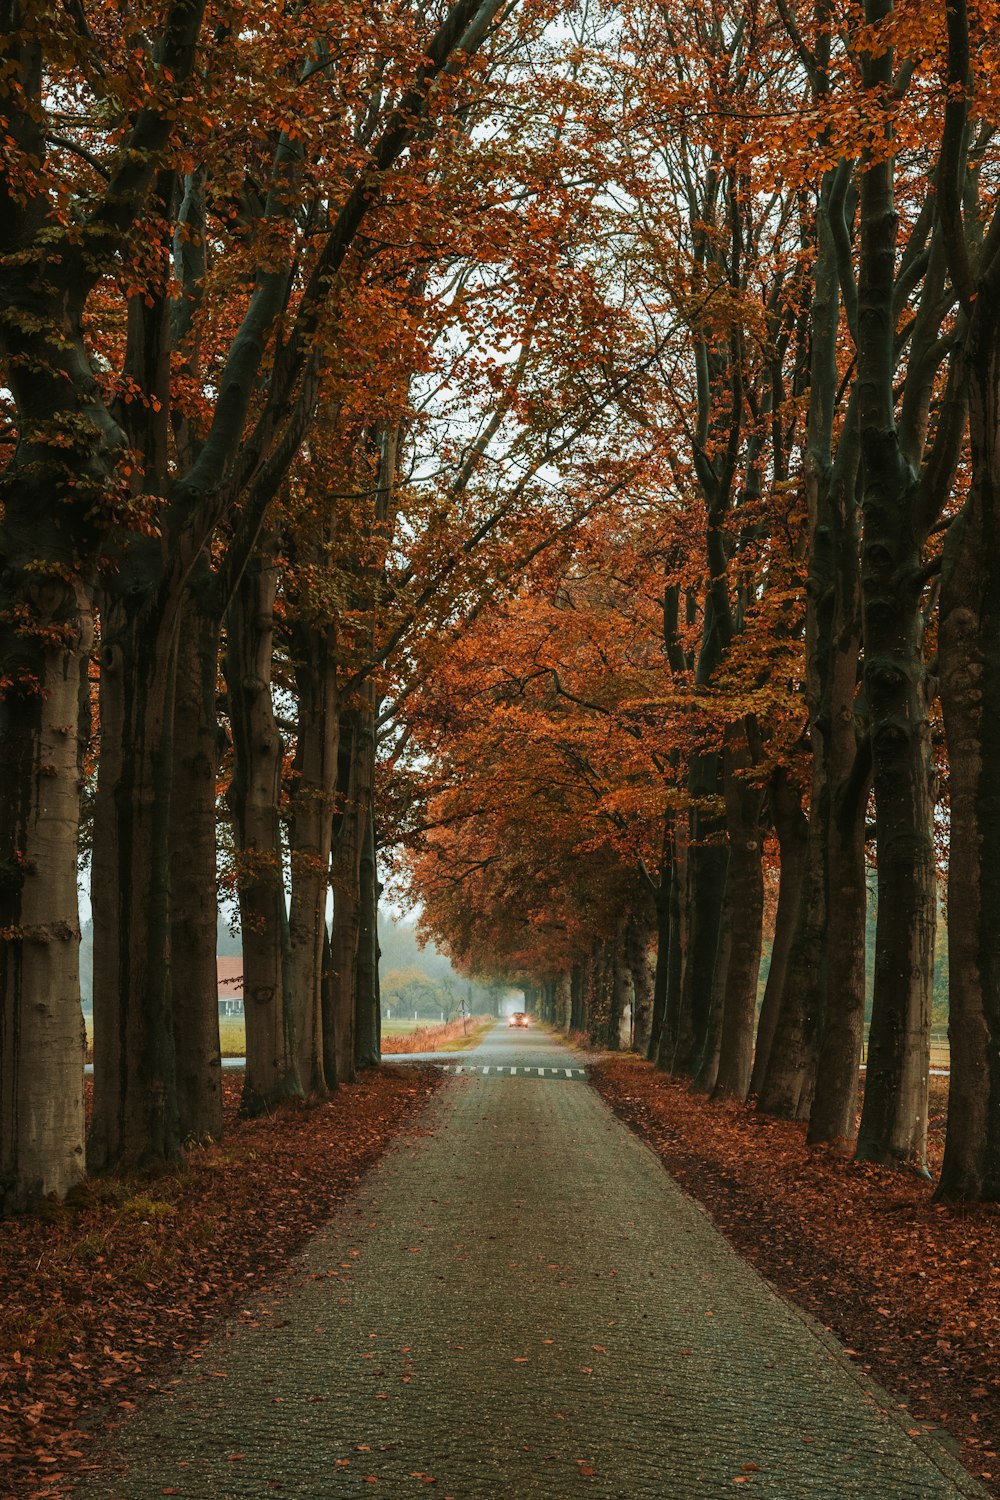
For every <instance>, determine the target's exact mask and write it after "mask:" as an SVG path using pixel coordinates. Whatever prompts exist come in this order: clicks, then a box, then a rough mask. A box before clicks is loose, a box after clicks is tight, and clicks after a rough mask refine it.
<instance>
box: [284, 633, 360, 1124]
mask: <svg viewBox="0 0 1000 1500" xmlns="http://www.w3.org/2000/svg"><path fill="white" fill-rule="evenodd" d="M320 634H321V633H320V632H316V631H312V630H306V629H305V628H300V629H299V630H297V631H296V643H295V644H296V658H297V659H296V665H295V685H296V691H297V694H298V732H297V738H296V746H295V761H294V766H293V778H294V782H293V791H292V798H291V802H292V817H291V827H290V833H289V844H290V848H291V867H292V897H291V906H290V910H289V924H288V925H289V937H290V948H289V985H290V989H291V994H292V1008H293V1014H294V1017H295V1048H296V1062H297V1065H298V1073H299V1078H300V1079H301V1081H302V1086H303V1088H304V1090H305V1092H306V1094H309V1095H315V1096H322V1095H323V1094H325V1093H326V1091H327V1089H328V1087H333V1086H335V1085H336V1081H337V1080H336V1079H335V1078H330V1079H328V1078H327V1076H326V1070H325V1067H324V1057H323V1010H322V974H323V939H324V933H325V930H326V904H327V895H328V893H329V888H330V887H329V867H330V844H331V839H332V830H333V804H334V797H335V793H336V786H337V754H338V743H339V713H338V708H337V699H336V682H335V674H334V670H333V666H332V663H330V662H329V661H328V658H329V656H330V646H329V642H328V641H327V640H326V638H325V637H324V638H322V639H321V638H320ZM352 1061H353V1059H352Z"/></svg>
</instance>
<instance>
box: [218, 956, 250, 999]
mask: <svg viewBox="0 0 1000 1500" xmlns="http://www.w3.org/2000/svg"><path fill="white" fill-rule="evenodd" d="M215 973H216V979H217V981H218V985H219V999H220V1000H242V999H243V960H242V958H216V960H215Z"/></svg>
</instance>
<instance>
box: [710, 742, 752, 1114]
mask: <svg viewBox="0 0 1000 1500" xmlns="http://www.w3.org/2000/svg"><path fill="white" fill-rule="evenodd" d="M724 762H725V796H726V827H727V830H728V834H729V866H728V870H727V874H726V883H727V885H728V887H729V897H728V902H727V904H728V908H729V954H728V963H727V965H726V976H725V988H724V991H723V998H722V1033H721V1037H720V1043H719V1067H718V1075H717V1077H716V1079H715V1083H714V1085H713V1093H714V1095H715V1096H716V1097H725V1096H727V1095H728V1096H731V1097H733V1098H736V1099H740V1100H743V1099H745V1098H746V1096H747V1091H748V1090H749V1087H750V1072H751V1068H752V1066H753V1036H754V1023H755V1021H756V1017H757V980H758V977H759V975H760V949H761V939H762V930H763V921H764V875H763V870H762V868H761V831H760V818H761V811H762V809H763V806H764V793H765V788H764V786H763V785H761V784H759V783H754V782H752V781H748V780H747V779H746V776H745V774H741V773H745V772H746V771H747V770H749V768H750V766H751V764H752V757H751V752H750V746H749V743H748V741H747V732H746V728H745V726H743V725H734V726H730V727H729V728H728V729H727V731H726V740H725V751H724Z"/></svg>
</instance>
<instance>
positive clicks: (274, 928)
mask: <svg viewBox="0 0 1000 1500" xmlns="http://www.w3.org/2000/svg"><path fill="white" fill-rule="evenodd" d="M557 9H558V7H557V6H555V5H550V4H547V3H520V4H513V5H511V4H505V3H503V0H455V3H452V4H437V3H429V4H423V3H420V4H412V3H410V0H388V3H386V4H382V5H377V6H373V7H369V8H368V9H367V10H364V11H363V12H359V11H358V8H357V7H356V6H355V5H353V4H350V3H347V4H344V3H341V0H324V3H321V4H320V5H318V6H313V7H309V8H307V9H301V8H299V9H294V8H293V9H292V10H290V11H287V10H285V9H282V8H277V9H276V8H275V7H273V6H268V5H259V6H258V5H254V4H249V5H242V6H237V7H236V9H233V8H232V7H231V6H228V5H227V6H222V7H216V6H214V5H211V4H208V3H206V0H163V3H161V4H158V5H157V4H154V5H151V6H149V7H148V8H146V9H145V10H143V11H142V13H141V14H140V13H138V12H134V11H123V10H122V9H121V8H120V7H119V6H117V5H114V4H110V3H108V4H103V3H101V4H96V5H94V6H88V7H87V8H86V10H85V9H84V8H83V7H79V6H77V7H64V6H62V5H59V4H48V3H44V0H11V3H10V4H8V5H6V6H4V7H3V8H2V11H0V18H2V39H0V47H2V50H3V80H2V84H0V110H2V112H3V117H4V124H3V141H4V146H3V151H4V162H3V175H2V178H0V239H2V247H0V254H2V268H0V276H2V285H3V297H2V303H3V308H2V312H0V355H2V360H3V367H4V378H5V382H6V384H5V387H4V390H3V393H2V397H0V399H2V402H3V414H4V432H5V437H4V441H5V444H7V457H6V462H5V465H4V469H3V474H2V489H0V505H2V514H0V763H2V766H3V773H2V781H0V937H2V951H0V1211H5V1212H16V1211H18V1210H20V1209H21V1208H23V1207H25V1206H27V1205H30V1204H31V1203H32V1202H34V1201H36V1200H37V1199H38V1198H39V1197H40V1196H43V1195H45V1194H49V1193H56V1194H59V1195H62V1194H65V1193H66V1192H67V1191H68V1190H69V1189H70V1188H72V1186H73V1185H74V1183H75V1182H76V1181H78V1179H79V1178H80V1176H81V1175H82V1174H83V1172H84V1170H85V1164H86V1167H87V1168H89V1169H90V1170H100V1169H103V1168H107V1167H111V1166H115V1165H117V1164H122V1163H124V1164H130V1163H135V1162H144V1161H156V1160H160V1159H170V1158H171V1157H173V1156H175V1155H176V1154H177V1153H178V1151H179V1150H180V1149H181V1148H182V1145H183V1143H184V1142H185V1141H188V1140H192V1139H193V1140H199V1139H202V1138H204V1137H206V1136H211V1137H213V1138H218V1136H219V1134H220V1133H221V1119H222V1116H221V1091H220V1070H219V1058H218V1053H219V1046H218V1018H217V1007H216V980H215V942H216V910H217V890H218V881H219V870H220V866H221V872H222V879H223V881H224V883H225V884H226V885H227V887H228V888H229V889H230V890H231V891H232V892H234V893H235V896H236V899H237V901H238V906H239V912H240V924H241V928H242V942H243V956H244V988H245V1002H246V1016H247V1071H246V1084H245V1092H244V1108H245V1110H246V1111H248V1112H255V1111H259V1110H261V1109H265V1108H270V1107H271V1106H272V1105H273V1104H274V1103H275V1102H276V1101H278V1100H280V1099H282V1098H284V1097H288V1096H301V1095H311V1096H315V1095H322V1094H323V1093H324V1092H325V1091H326V1090H327V1089H328V1088H330V1087H334V1086H336V1084H337V1083H338V1082H340V1081H344V1080H349V1079H351V1078H352V1077H353V1076H354V1073H355V1070H356V1068H357V1067H359V1066H363V1065H365V1064H367V1063H370V1062H372V1061H375V1060H377V1058H378V1017H379V1011H378V999H377V965H376V943H377V938H376V916H375V914H376V902H377V875H376V864H375V826H374V818H373V790H372V788H373V777H374V766H375V758H376V741H377V739H379V738H380V737H384V736H385V735H387V734H388V735H391V734H392V733H393V731H394V726H396V725H397V724H398V723H400V722H401V721H400V720H399V719H398V716H397V713H396V705H395V704H393V703H391V702H386V693H387V691H389V690H393V691H396V690H398V691H399V696H400V698H401V700H402V699H403V698H405V691H406V683H407V682H408V681H409V680H411V679H412V680H416V678H417V677H418V676H419V675H420V673H421V672H423V671H426V670H430V669H431V666H432V650H431V647H430V646H429V645H427V643H428V642H432V641H433V640H437V639H443V638H446V637H447V636H448V634H449V632H454V631H455V630H456V629H457V628H459V627H460V623H461V620H462V619H463V618H465V617H467V616H470V615H471V614H474V612H475V610H476V608H477V603H478V601H480V600H481V599H482V598H483V597H485V596H486V594H488V593H495V592H496V591H498V590H502V589H504V588H506V587H508V586H509V581H510V580H511V579H513V578H514V577H515V576H516V575H517V573H518V571H519V569H520V568H521V567H522V566H523V563H524V561H525V560H526V559H527V558H530V557H531V556H533V555H537V554H538V552H539V551H540V550H541V549H543V548H544V547H545V546H547V545H549V544H551V543H552V542H553V541H554V540H557V539H558V538H559V536H560V535H562V534H564V533H565V532H566V531H567V530H568V529H570V528H572V526H573V525H574V524H575V520H576V518H577V516H578V515H579V514H580V513H581V512H582V511H584V510H586V509H587V508H592V507H593V505H594V503H595V498H594V493H595V492H594V486H595V484H596V486H597V488H598V489H601V488H602V487H603V488H604V489H607V488H609V487H613V486H614V484H615V483H616V482H617V481H616V475H617V473H618V470H619V468H620V464H621V461H620V460H619V459H612V458H606V457H604V456H602V454H601V452H600V451H599V441H600V436H606V434H607V432H608V431H609V427H610V423H611V421H612V417H611V416H609V411H610V410H611V404H612V401H613V396H614V392H615V390H616V388H617V385H618V384H620V379H621V372H622V369H623V368H624V366H623V365H622V364H621V363H620V362H619V360H618V358H617V357H616V356H615V355H614V353H613V352H611V353H609V351H608V348H607V347H606V344H605V343H602V342H599V343H598V344H597V345H595V348H594V350H593V352H592V354H591V356H590V357H589V358H588V357H584V358H583V359H581V358H580V351H579V349H578V347H577V345H576V341H575V335H574V333H573V330H574V329H575V328H576V327H578V326H590V325H592V326H594V327H605V328H606V327H607V326H608V325H607V319H605V318H604V315H603V311H602V309H601V307H600V293H599V291H598V290H596V289H595V285H594V279H593V278H592V277H591V276H588V275H586V274H584V275H582V276H577V275H575V274H572V275H571V274H570V272H569V262H568V259H567V253H566V249H565V241H564V236H569V238H570V239H571V240H573V239H576V238H581V239H582V238H586V237H590V238H591V240H592V234H591V231H590V227H589V226H590V220H591V217H592V207H591V202H590V198H589V196H588V195H587V194H586V193H582V194H580V195H579V196H578V197H577V198H570V197H568V196H567V193H566V179H567V176H568V173H569V167H568V165H567V162H568V156H567V153H566V152H565V151H564V148H563V145H562V139H563V135H564V131H565V118H564V113H562V112H561V111H560V107H559V105H558V96H559V90H560V88H562V87H564V86H565V84H566V82H567V80H568V79H569V76H570V73H571V71H572V70H571V66H570V65H569V64H568V63H567V62H566V52H567V46H568V43H567V37H566V34H565V33H560V34H559V36H558V38H557V41H558V46H556V47H554V46H553V45H552V44H551V43H550V40H549V34H548V30H547V28H548V25H549V22H550V21H551V19H552V16H553V14H554V13H555V12H556V10H557ZM608 336H609V337H610V335H608ZM627 352H628V351H627V350H624V351H623V356H622V358H623V360H624V359H625V358H626V357H627ZM553 466H558V469H559V475H560V479H559V483H558V484H557V485H554V484H553V480H552V474H553V472H554V471H553ZM543 471H544V472H543ZM425 646H426V649H425ZM390 668H391V673H390ZM405 732H406V731H405V725H404V726H402V727H401V729H400V733H401V734H402V735H403V736H404V737H405ZM390 826H391V817H390ZM81 859H82V860H83V862H84V865H85V867H86V870H87V872H88V873H89V877H90V895H91V902H92V907H93V926H94V936H93V944H94V946H93V964H94V983H93V989H94V999H93V1007H94V1009H93V1026H94V1086H93V1113H92V1119H91V1122H90V1128H89V1135H88V1138H87V1140H86V1147H85V1143H84V1124H85V1118H84V1116H85V1107H84V1105H85V1093H84V1074H83V1055H84V1054H83V1029H82V1021H81V1013H80V985H79V943H80V922H79V910H78V862H79V861H80V860H81ZM331 890H332V891H333V892H335V895H336V900H335V902H334V906H333V919H332V924H331V923H329V922H328V907H329V898H330V894H331Z"/></svg>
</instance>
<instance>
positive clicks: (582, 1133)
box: [74, 1024, 985, 1500]
mask: <svg viewBox="0 0 1000 1500" xmlns="http://www.w3.org/2000/svg"><path fill="white" fill-rule="evenodd" d="M448 1065H449V1070H450V1072H451V1076H450V1078H449V1081H448V1082H447V1084H446V1085H445V1086H444V1087H443V1088H442V1089H441V1090H440V1092H439V1093H438V1094H436V1095H435V1097H434V1099H433V1101H432V1102H431V1104H430V1106H429V1109H428V1111H427V1113H426V1114H424V1115H422V1116H421V1118H420V1121H419V1122H418V1123H417V1124H416V1125H415V1126H413V1127H411V1128H410V1129H409V1131H408V1132H407V1133H405V1134H403V1135H401V1136H400V1137H398V1138H397V1139H396V1141H395V1142H394V1144H393V1145H392V1146H391V1148H390V1149H389V1151H388V1152H387V1153H386V1155H385V1157H384V1158H383V1159H382V1160H381V1162H380V1163H379V1164H378V1166H376V1167H375V1168H374V1169H373V1170H372V1171H371V1172H370V1173H369V1174H368V1176H367V1177H366V1178H365V1180H364V1181H363V1183H362V1184H361V1186H360V1188H359V1190H358V1192H357V1193H356V1195H355V1196H354V1198H353V1199H351V1200H350V1201H349V1202H347V1203H346V1204H345V1205H344V1207H343V1208H342V1209H341V1210H340V1211H339V1213H338V1214H337V1215H336V1217H335V1218H333V1219H332V1220H331V1221H330V1223H329V1224H328V1225H327V1226H326V1227H325V1228H324V1229H322V1230H321V1231H320V1232H319V1233H317V1234H316V1235H315V1236H314V1238H313V1239H312V1240H311V1241H310V1243H309V1245H308V1246H307V1247H306V1249H305V1251H304V1252H303V1253H302V1254H301V1255H300V1256H298V1257H297V1258H296V1259H295V1260H294V1261H293V1262H291V1263H290V1265H289V1268H288V1272H287V1275H286V1276H285V1277H284V1279H283V1280H282V1281H281V1282H280V1283H277V1284H274V1285H272V1286H271V1287H270V1288H269V1292H268V1294H266V1295H262V1293H261V1289H259V1288H258V1289H257V1290H256V1292H255V1293H254V1299H253V1300H252V1301H250V1302H248V1303H247V1305H246V1308H245V1309H244V1310H243V1311H242V1312H241V1314H240V1315H239V1316H238V1317H236V1318H235V1319H234V1320H233V1321H232V1322H231V1323H230V1324H229V1326H227V1327H226V1328H225V1329H224V1330H222V1331H221V1332H219V1333H218V1334H217V1335H216V1336H215V1338H214V1339H213V1340H212V1342H211V1343H210V1344H209V1345H208V1346H207V1347H206V1348H205V1349H204V1351H203V1353H202V1357H201V1358H200V1359H198V1360H197V1361H190V1362H187V1363H185V1365H184V1366H183V1368H182V1370H181V1372H180V1375H179V1378H177V1379H176V1380H174V1382H173V1383H172V1384H170V1385H168V1386H167V1387H166V1389H165V1390H164V1392H163V1393H162V1394H160V1395H157V1396H155V1397H152V1398H151V1399H150V1400H149V1401H148V1403H147V1404H146V1405H145V1406H144V1407H143V1408H142V1409H141V1410H140V1411H139V1413H137V1415H136V1416H135V1417H134V1418H133V1419H131V1420H130V1421H128V1422H127V1423H126V1424H125V1425H124V1426H123V1427H121V1428H120V1429H119V1430H118V1431H117V1433H116V1434H115V1435H114V1437H113V1439H112V1443H113V1447H111V1448H110V1449H109V1450H106V1451H105V1452H104V1453H103V1454H98V1455H95V1457H100V1458H103V1461H104V1463H105V1466H106V1467H105V1468H104V1469H103V1470H102V1471H101V1472H100V1473H96V1474H91V1475H90V1476H89V1477H88V1478H87V1480H86V1481H85V1482H84V1483H83V1484H82V1485H80V1486H79V1487H78V1488H77V1490H76V1491H74V1493H75V1494H76V1495H79V1496H81V1497H87V1500H91V1497H98V1496H99V1497H102V1500H107V1497H114V1500H153V1497H159V1496H162V1495H176V1496H184V1497H187V1500H215V1497H233V1500H236V1497H239V1500H244V1497H246V1500H249V1497H254V1500H260V1497H267V1496H271V1495H276V1496H309V1497H311V1500H328V1497H330V1500H341V1497H344V1500H348V1497H349V1500H367V1497H370V1496H371V1497H377V1496H382V1497H389V1500H397V1497H398V1500H403V1497H407V1496H416V1495H420V1494H425V1493H433V1494H436V1495H438V1496H440V1497H442V1500H443V1497H446V1496H451V1497H453V1500H496V1497H510V1500H515V1497H521V1496H538V1497H542V1496H544V1497H546V1500H572V1497H577V1496H579V1497H580V1500H585V1497H588V1496H589V1497H593V1500H647V1497H648V1500H702V1497H704V1500H715V1497H719V1496H732V1495H740V1494H743V1495H746V1496H754V1497H758V1500H761V1497H766V1500H804V1497H824V1500H847V1497H865V1500H897V1497H898V1500H903V1497H906V1500H939V1497H940V1500H944V1497H954V1496H960V1495H961V1496H981V1495H984V1494H985V1491H983V1490H982V1489H981V1488H980V1486H979V1485H978V1484H976V1482H975V1481H974V1480H973V1479H972V1478H971V1477H970V1476H969V1475H968V1474H967V1473H966V1472H965V1470H963V1469H962V1468H961V1467H960V1466H959V1465H958V1464H957V1462H956V1461H955V1460H954V1459H953V1458H952V1457H951V1456H950V1454H949V1453H948V1452H947V1451H946V1450H945V1449H944V1448H943V1447H942V1446H941V1445H940V1444H939V1443H938V1442H937V1441H936V1440H935V1438H934V1437H933V1436H932V1435H929V1434H926V1433H920V1434H918V1435H916V1436H914V1435H913V1434H912V1432H911V1431H910V1430H909V1429H910V1428H911V1426H912V1424H911V1422H910V1421H909V1419H908V1418H907V1415H906V1413H905V1411H904V1410H903V1409H902V1408H901V1407H899V1406H898V1404H897V1403H896V1402H895V1401H894V1399H893V1398H892V1397H890V1396H889V1395H888V1394H886V1393H885V1392H883V1391H881V1390H880V1389H878V1388H877V1387H875V1386H873V1385H871V1384H869V1383H868V1382H866V1381H865V1380H864V1378H863V1377H862V1376H861V1375H860V1374H859V1372H857V1371H856V1370H855V1369H854V1368H853V1367H852V1366H851V1362H850V1360H849V1358H848V1356H847V1354H846V1352H845V1351H844V1349H843V1348H842V1347H841V1346H840V1345H839V1344H838V1343H837V1342H836V1340H834V1339H833V1338H832V1337H831V1336H830V1335H829V1334H828V1333H826V1332H825V1331H824V1330H823V1329H820V1328H819V1327H818V1326H817V1325H816V1324H814V1323H813V1322H812V1321H811V1320H810V1319H809V1318H807V1317H806V1316H805V1315H804V1314H803V1313H801V1312H799V1311H797V1310H796V1309H795V1308H793V1307H792V1306H791V1305H790V1304H789V1303H788V1302H786V1301H785V1300H783V1299H782V1298H781V1297H780V1296H779V1295H778V1294H777V1293H776V1292H775V1291H774V1290H773V1289H772V1288H771V1287H770V1286H769V1285H768V1284H767V1283H766V1282H765V1281H764V1280H763V1279H762V1278H761V1277H760V1276H758V1275H757V1273H756V1272H755V1271H754V1270H753V1269H752V1268H751V1267H750V1266H749V1265H747V1263H746V1262H745V1261H743V1260H741V1259H740V1258H739V1256H738V1255H737V1254H736V1253H735V1252H734V1251H733V1250H732V1248H731V1247H730V1246H729V1245H728V1244H727V1242H726V1241H725V1240H724V1239H723V1238H722V1236H721V1235H720V1234H719V1233H718V1232H717V1230H716V1229H715V1228H714V1227H713V1226H712V1224H711V1223H710V1221H709V1219H708V1217H707V1216H706V1214H705V1213H704V1212H703V1211H702V1210H701V1209H700V1208H699V1207H698V1205H697V1204H695V1203H694V1202H692V1200H691V1199H690V1198H688V1197H687V1196H686V1195H685V1194H684V1193H683V1192H682V1191H681V1190H680V1188H679V1187H678V1186H677V1185H676V1184H675V1183H674V1182H673V1181H672V1180H671V1178H670V1177H669V1175H668V1174H667V1173H666V1171H665V1170H664V1168H663V1166H662V1165H661V1163H660V1162H659V1160H658V1158H657V1157H655V1156H654V1155H653V1153H652V1152H651V1151H650V1150H649V1149H648V1148H647V1147H646V1146H645V1145H644V1144H643V1143H641V1142H640V1141H639V1140H637V1139H636V1138H635V1137H634V1136H632V1135H631V1134H630V1133H629V1131H628V1130H626V1128H625V1127H624V1126H623V1125H622V1124H621V1123H620V1122H619V1121H618V1120H617V1119H616V1118H615V1117H614V1116H613V1115H612V1113H611V1112H610V1110H609V1109H608V1108H607V1106H606V1105H605V1104H604V1102H603V1101H602V1100H601V1098H600V1097H599V1096H598V1094H597V1093H596V1092H595V1090H594V1089H593V1088H591V1086H590V1084H589V1083H588V1082H587V1080H586V1074H585V1062H584V1059H583V1058H582V1057H581V1056H580V1055H579V1054H577V1053H574V1052H572V1051H570V1050H569V1049H568V1048H567V1047H565V1046H564V1045H562V1044H561V1043H559V1042H558V1041H556V1040H554V1039H552V1038H549V1037H547V1036H545V1035H542V1034H540V1033H538V1032H535V1031H529V1032H522V1031H516V1030H509V1029H508V1028H507V1027H506V1026H505V1025H502V1024H501V1025H500V1026H498V1027H496V1028H495V1029H494V1030H493V1031H492V1032H490V1033H489V1034H488V1035H487V1037H486V1039H485V1040H484V1041H483V1042H482V1044H481V1045H480V1046H478V1047H477V1048H476V1049H475V1050H474V1051H471V1052H468V1053H464V1054H460V1055H456V1054H451V1056H450V1057H449V1059H448ZM456 1068H461V1069H462V1071H461V1073H455V1072H454V1069H456Z"/></svg>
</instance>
